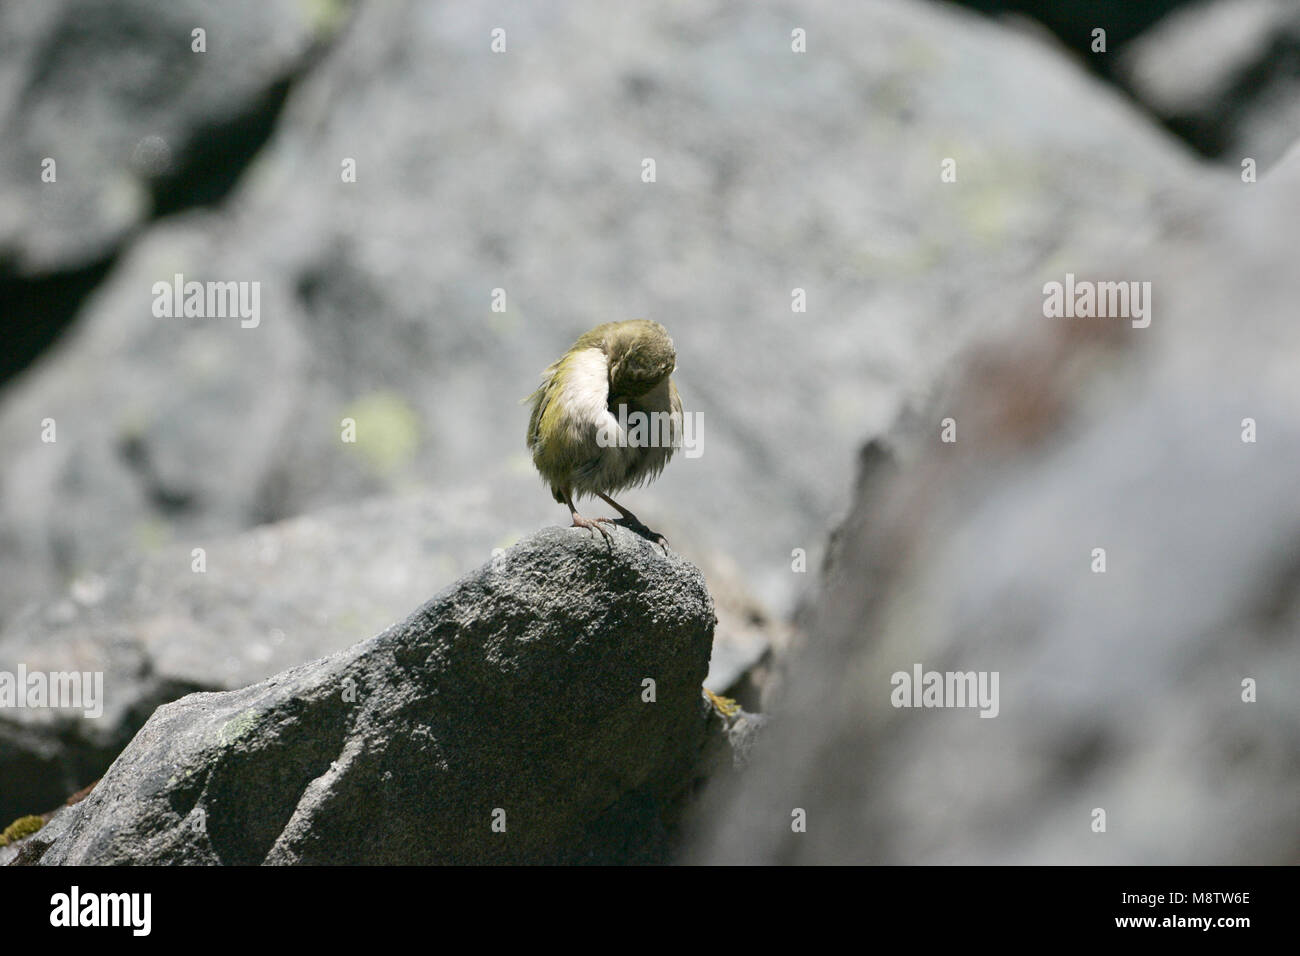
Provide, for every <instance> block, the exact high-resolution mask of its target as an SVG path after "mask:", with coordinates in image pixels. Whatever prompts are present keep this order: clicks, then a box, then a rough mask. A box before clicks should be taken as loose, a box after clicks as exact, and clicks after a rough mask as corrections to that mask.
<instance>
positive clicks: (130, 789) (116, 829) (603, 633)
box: [25, 528, 714, 864]
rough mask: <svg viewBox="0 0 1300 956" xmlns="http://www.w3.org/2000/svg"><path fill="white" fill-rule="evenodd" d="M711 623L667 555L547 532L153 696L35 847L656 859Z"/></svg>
mask: <svg viewBox="0 0 1300 956" xmlns="http://www.w3.org/2000/svg"><path fill="white" fill-rule="evenodd" d="M713 624H714V614H713V603H712V600H711V599H710V597H709V594H708V591H707V590H706V589H705V586H704V581H703V578H702V577H701V575H700V574H699V572H698V571H697V570H696V569H695V568H694V567H693V566H691V565H690V564H688V563H687V562H685V561H684V560H683V559H681V558H679V557H677V556H675V555H673V554H671V553H670V554H669V555H668V556H665V555H664V554H663V553H662V552H661V551H660V550H659V549H658V548H657V547H656V546H654V545H652V544H650V543H649V542H648V541H646V540H645V539H643V538H640V537H638V536H637V535H635V534H633V533H632V532H630V531H627V530H626V529H621V528H618V529H614V532H613V547H612V550H611V549H610V548H609V547H608V546H607V545H606V544H605V543H604V542H603V541H602V540H600V539H598V538H595V537H594V536H592V535H591V534H590V533H589V532H585V531H581V530H577V529H551V530H548V531H543V532H540V533H538V534H536V535H533V536H531V537H529V538H528V539H526V540H525V541H522V542H520V543H519V544H518V545H516V546H514V547H513V548H510V549H509V550H508V551H506V552H505V553H504V554H503V555H501V556H500V557H499V558H498V559H496V560H494V561H493V562H491V563H489V564H488V565H485V566H484V567H483V568H481V569H480V570H478V571H477V572H475V573H473V574H471V575H469V576H467V577H466V578H464V579H462V580H461V581H459V582H457V583H456V584H455V585H453V586H452V587H450V588H448V589H447V590H446V591H444V592H443V593H442V594H440V595H438V596H437V597H435V598H434V599H433V600H431V601H430V602H429V603H428V604H426V605H425V606H424V607H422V608H421V609H420V610H419V611H417V612H416V613H414V614H412V615H411V616H410V617H409V618H408V619H407V620H406V621H404V622H403V623H401V624H398V625H395V626H393V627H391V628H389V629H388V630H386V631H384V632H383V633H382V634H380V635H378V636H376V637H374V638H372V639H370V640H368V641H364V642H362V643H360V644H358V645H356V646H355V647H353V648H350V649H348V650H346V651H342V652H340V653H337V654H334V655H332V656H330V657H328V658H325V659H322V660H319V661H315V662H312V663H310V664H304V665H301V666H298V667H294V668H291V669H290V670H287V671H285V672H283V673H281V674H278V675H276V676H275V677H273V678H271V679H269V680H267V681H264V682H262V683H259V684H255V685H252V686H250V687H247V688H244V689H242V690H238V691H232V692H227V693H215V694H213V693H200V694H193V695H190V696H188V697H185V698H183V699H181V700H179V701H176V702H174V703H171V704H167V705H165V706H163V707H160V708H159V709H158V710H157V712H155V714H154V715H153V717H152V718H151V719H150V720H149V722H148V723H147V724H146V725H145V727H144V729H143V730H142V731H141V732H140V733H139V734H138V735H137V736H136V738H135V739H134V740H133V741H132V742H131V744H130V746H129V747H127V749H126V750H125V751H124V752H123V753H122V755H121V756H120V757H119V758H118V760H117V761H116V762H115V763H114V764H113V766H112V768H111V769H110V770H109V772H108V773H107V774H106V775H105V777H104V779H103V780H102V781H101V782H100V783H99V785H98V786H97V787H96V788H95V789H94V791H93V792H92V793H91V794H90V796H89V797H87V798H86V799H85V800H84V801H82V802H81V803H78V804H76V805H75V806H72V807H70V808H68V809H66V810H63V811H61V812H60V813H59V814H58V815H56V816H55V817H54V819H53V820H52V821H51V823H50V824H49V825H48V826H47V827H46V828H45V830H43V831H41V832H40V833H37V834H36V835H35V836H34V837H31V838H29V840H28V841H26V842H27V844H29V846H30V849H27V850H26V851H25V852H26V853H27V854H28V857H27V861H28V862H30V861H31V858H33V857H35V856H37V855H38V854H39V855H40V862H42V863H44V864H55V863H75V864H120V863H138V864H148V863H204V864H215V863H223V864H257V863H271V864H290V863H305V864H313V863H349V864H367V863H376V864H378V863H385V864H404V863H410V864H417V863H506V862H532V863H539V862H634V861H636V862H647V861H654V860H662V859H663V858H664V857H665V854H666V852H667V847H668V845H669V840H670V837H671V831H672V828H673V826H674V818H675V814H676V813H677V812H678V811H679V809H680V805H681V803H682V800H683V798H684V797H685V796H686V795H687V793H688V791H689V787H690V784H691V781H692V775H693V772H694V767H695V764H696V762H697V760H698V759H699V757H700V754H701V751H702V748H703V747H704V745H705V743H706V726H707V725H708V724H709V708H708V707H707V705H706V704H705V703H704V702H703V698H702V697H701V694H700V684H701V682H702V681H703V679H704V675H705V672H706V671H707V668H708V658H709V648H710V641H711V638H712V632H713ZM646 679H651V680H653V681H654V682H655V696H656V700H655V701H654V702H646V701H645V700H644V699H643V695H644V689H645V688H644V685H643V682H644V681H645V680H646ZM494 821H495V822H496V823H497V828H498V829H495V830H494ZM502 825H503V826H504V832H498V830H499V829H500V828H501V826H502ZM42 850H43V852H41V851H42Z"/></svg>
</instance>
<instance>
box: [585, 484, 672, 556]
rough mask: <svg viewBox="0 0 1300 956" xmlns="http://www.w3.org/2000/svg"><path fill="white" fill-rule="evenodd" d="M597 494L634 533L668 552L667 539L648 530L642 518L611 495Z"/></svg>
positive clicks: (656, 532)
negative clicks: (621, 517)
mask: <svg viewBox="0 0 1300 956" xmlns="http://www.w3.org/2000/svg"><path fill="white" fill-rule="evenodd" d="M596 494H597V496H599V497H600V498H602V499H604V501H605V503H606V504H607V505H609V506H610V507H611V508H613V509H614V510H615V511H617V512H618V513H619V514H621V515H622V516H623V520H624V521H626V522H627V526H628V527H629V528H631V529H632V530H633V531H635V532H636V533H637V534H639V535H641V536H642V537H645V538H649V539H650V540H651V541H654V542H655V543H656V544H658V545H659V546H660V547H661V548H663V549H664V553H665V554H666V553H667V552H668V539H667V538H665V537H664V536H663V535H661V534H660V533H659V532H658V531H651V530H650V529H649V528H647V527H646V526H645V525H644V524H642V523H641V519H640V518H638V517H637V516H636V515H634V514H632V512H630V511H628V510H627V509H626V508H624V507H623V506H622V505H621V504H619V503H618V502H617V501H615V500H614V499H613V498H611V497H610V496H609V495H605V494H601V493H600V492H599V491H598V492H596Z"/></svg>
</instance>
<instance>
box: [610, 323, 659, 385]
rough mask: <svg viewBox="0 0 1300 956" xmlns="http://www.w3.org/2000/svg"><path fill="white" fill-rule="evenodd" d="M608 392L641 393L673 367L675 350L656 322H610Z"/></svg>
mask: <svg viewBox="0 0 1300 956" xmlns="http://www.w3.org/2000/svg"><path fill="white" fill-rule="evenodd" d="M605 350H606V355H607V356H608V357H609V387H610V394H611V395H631V396H635V395H644V394H645V393H646V392H648V391H650V389H652V388H654V387H655V386H656V385H658V384H659V383H660V382H662V381H663V380H664V379H665V378H667V377H668V376H669V375H671V374H672V373H673V370H674V369H675V368H676V367H677V350H676V349H674V348H673V340H672V339H671V338H670V337H669V336H668V330H667V329H665V328H664V327H663V326H662V325H660V324H659V323H658V322H651V321H650V320H648V319H632V320H630V321H628V322H618V323H614V325H613V328H612V329H611V331H610V332H609V334H608V337H607V338H606V346H605Z"/></svg>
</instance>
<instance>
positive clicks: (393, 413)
mask: <svg viewBox="0 0 1300 956" xmlns="http://www.w3.org/2000/svg"><path fill="white" fill-rule="evenodd" d="M344 415H345V416H346V417H348V418H352V419H355V420H356V423H357V436H356V449H357V451H358V452H359V453H360V454H361V456H362V457H363V458H365V459H366V461H367V462H369V464H370V466H371V467H372V468H374V469H375V470H376V471H378V472H379V473H381V474H392V473H393V472H395V471H398V470H399V469H401V468H403V467H405V466H406V465H407V464H409V463H410V461H411V460H412V459H413V458H414V457H415V453H416V451H417V450H418V448H419V446H420V420H419V418H418V417H417V415H416V413H415V411H414V409H412V408H411V407H410V406H409V405H408V404H407V403H406V402H404V401H403V400H402V398H401V396H399V395H397V394H395V393H393V392H374V393H372V394H370V395H366V396H364V397H363V398H360V399H358V400H357V401H356V402H355V403H353V405H352V407H351V408H350V409H348V410H347V411H345V412H344Z"/></svg>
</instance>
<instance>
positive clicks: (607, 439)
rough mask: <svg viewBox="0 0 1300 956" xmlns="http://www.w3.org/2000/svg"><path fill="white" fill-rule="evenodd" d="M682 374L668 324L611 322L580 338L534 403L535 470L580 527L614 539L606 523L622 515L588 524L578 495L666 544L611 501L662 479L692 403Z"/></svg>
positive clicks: (548, 374) (531, 441)
mask: <svg viewBox="0 0 1300 956" xmlns="http://www.w3.org/2000/svg"><path fill="white" fill-rule="evenodd" d="M676 368H677V352H676V350H675V349H674V348H673V340H672V339H671V338H669V336H668V330H667V329H665V328H664V327H663V326H662V325H660V324H659V323H658V322H651V321H650V320H648V319H631V320H629V321H626V322H607V323H605V324H604V325H598V326H596V327H595V328H594V329H592V330H591V331H590V332H587V333H585V334H583V335H582V336H581V337H580V338H579V339H578V341H576V342H574V343H573V346H572V347H571V348H570V349H569V350H568V351H567V352H565V353H564V355H562V356H561V357H560V358H559V360H558V361H556V362H554V363H552V364H551V365H550V366H549V367H548V368H547V369H546V371H545V372H543V373H542V384H541V386H540V387H539V388H538V389H537V391H535V392H533V394H532V395H530V396H528V398H526V399H524V401H526V402H531V403H532V407H533V409H532V415H531V416H530V417H529V420H528V449H529V450H530V451H531V452H532V453H533V464H534V465H536V466H537V470H538V471H539V472H540V473H541V475H542V477H543V478H544V479H546V481H547V482H548V483H549V484H550V486H551V493H552V494H553V495H555V500H556V501H558V502H560V503H561V504H564V505H567V506H568V508H569V513H570V514H572V516H573V525H574V527H578V528H595V529H596V530H597V531H599V532H600V533H601V534H602V535H604V536H605V539H606V540H607V541H612V539H611V538H610V535H609V532H608V531H606V530H605V528H603V527H602V523H611V524H612V523H614V519H613V518H584V517H583V516H582V515H580V514H578V509H577V508H575V507H574V505H573V499H574V497H575V496H577V495H594V496H596V497H598V498H601V499H603V500H604V501H605V502H607V503H608V504H609V505H611V506H612V507H613V508H614V509H615V510H617V511H618V513H619V514H620V515H622V516H623V520H624V521H626V522H627V524H628V525H629V526H630V527H631V528H632V529H633V530H634V531H636V532H637V533H638V534H643V535H645V536H646V537H650V538H653V539H655V540H657V541H658V542H659V543H660V544H661V545H663V544H666V542H665V541H664V539H663V537H662V536H661V535H658V534H656V533H655V532H653V531H651V530H650V529H649V528H647V527H646V526H645V525H644V524H642V523H641V521H640V520H639V519H638V518H637V517H636V515H634V514H632V512H630V511H628V510H627V509H626V508H624V507H623V506H622V505H620V504H619V503H618V502H617V501H615V500H614V499H613V498H611V497H610V495H611V494H612V493H614V492H617V491H622V490H623V489H625V488H631V487H634V486H636V485H641V484H644V483H646V482H648V481H650V480H651V479H653V478H655V477H656V476H657V475H658V474H659V473H660V472H661V471H663V469H664V465H666V464H668V459H669V458H671V457H672V455H673V449H674V447H675V446H676V445H678V444H680V436H681V429H682V400H681V397H680V396H679V395H678V394H677V386H675V385H674V384H673V381H672V378H671V377H670V376H671V375H672V373H673V372H674V371H675V370H676ZM637 413H640V415H638V414H637Z"/></svg>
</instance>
